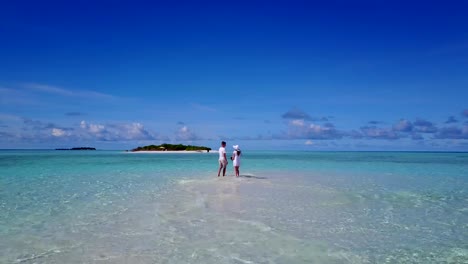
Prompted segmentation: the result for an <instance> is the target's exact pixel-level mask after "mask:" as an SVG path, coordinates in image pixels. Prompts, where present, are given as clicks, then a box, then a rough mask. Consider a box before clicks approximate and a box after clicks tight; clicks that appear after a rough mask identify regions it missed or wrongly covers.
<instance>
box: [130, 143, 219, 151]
mask: <svg viewBox="0 0 468 264" xmlns="http://www.w3.org/2000/svg"><path fill="white" fill-rule="evenodd" d="M210 150H211V148H209V147H204V146H192V145H182V144H177V145H174V144H166V143H164V144H161V145H149V146H144V147H138V148H134V149H132V151H206V152H210Z"/></svg>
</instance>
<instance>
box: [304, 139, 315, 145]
mask: <svg viewBox="0 0 468 264" xmlns="http://www.w3.org/2000/svg"><path fill="white" fill-rule="evenodd" d="M304 144H305V145H313V144H314V142H312V140H307V141H306V142H305V143H304Z"/></svg>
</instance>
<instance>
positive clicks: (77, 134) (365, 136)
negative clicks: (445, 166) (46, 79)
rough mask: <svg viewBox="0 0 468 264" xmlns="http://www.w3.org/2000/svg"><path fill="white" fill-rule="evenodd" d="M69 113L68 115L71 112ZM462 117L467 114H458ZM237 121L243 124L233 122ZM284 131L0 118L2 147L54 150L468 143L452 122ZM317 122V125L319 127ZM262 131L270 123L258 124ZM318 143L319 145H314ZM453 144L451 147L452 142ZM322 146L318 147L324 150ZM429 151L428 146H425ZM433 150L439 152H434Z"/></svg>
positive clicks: (300, 120)
mask: <svg viewBox="0 0 468 264" xmlns="http://www.w3.org/2000/svg"><path fill="white" fill-rule="evenodd" d="M71 113H72V112H71ZM462 113H463V114H462V115H464V113H465V111H463V112H462ZM65 115H67V116H73V117H81V116H83V115H84V114H83V113H73V114H70V112H68V113H65ZM232 119H233V120H234V121H235V122H242V121H243V120H239V119H238V118H235V117H233V118H232ZM279 120H283V121H285V122H283V129H281V127H280V129H279V130H278V131H273V132H272V133H268V134H257V135H255V136H252V135H236V133H231V134H226V135H220V136H200V135H199V134H198V133H196V129H195V130H194V128H190V127H189V126H188V125H187V124H186V123H185V122H182V121H179V122H176V123H174V126H175V132H174V133H161V132H157V131H155V130H154V129H148V128H146V127H145V126H144V125H143V123H141V122H129V123H125V122H107V123H99V122H88V121H86V120H81V121H80V122H77V123H75V124H73V125H59V123H56V122H50V121H43V120H35V119H31V118H25V117H19V116H15V115H11V114H6V113H0V125H1V126H0V133H1V135H2V137H1V139H0V144H4V145H5V144H6V143H7V142H10V143H11V142H16V143H21V142H23V143H28V144H39V145H40V146H56V145H61V144H62V145H63V144H93V143H95V142H108V143H109V142H110V143H114V144H116V145H118V144H119V143H122V142H126V143H127V144H138V143H140V142H152V141H156V142H198V141H217V140H223V139H226V140H230V141H238V140H241V141H287V140H304V142H305V143H304V145H306V146H310V147H312V146H317V145H320V142H333V146H334V147H337V148H339V146H340V142H343V145H342V146H343V147H342V149H343V150H346V145H347V144H349V143H352V142H353V141H359V142H362V141H370V142H371V141H373V140H385V141H390V142H396V141H399V140H410V141H414V142H418V143H417V144H421V142H426V143H428V144H429V145H430V144H431V143H433V142H437V141H441V140H452V141H453V140H456V141H457V142H458V143H459V145H460V146H461V147H463V146H466V143H467V140H468V124H466V123H464V124H458V123H455V122H444V121H440V122H439V123H436V122H432V121H429V120H426V119H422V118H416V119H414V120H412V121H411V120H408V119H404V118H402V119H400V120H398V121H396V122H395V123H394V124H393V125H387V126H385V125H384V123H382V122H378V121H370V122H367V124H366V123H365V124H364V125H362V126H360V127H358V128H348V129H342V128H341V129H339V128H338V127H341V126H340V125H339V123H336V124H335V123H331V122H326V121H325V119H320V120H321V121H313V120H319V119H314V118H311V115H310V114H308V113H307V112H306V111H303V110H301V109H299V108H295V109H293V110H289V111H286V112H285V113H283V114H281V115H280V119H279ZM317 122H320V123H317ZM260 123H262V124H263V126H269V125H270V124H269V123H264V122H260ZM317 143H318V144H317ZM452 144H453V142H452ZM324 145H326V144H322V146H324ZM426 146H427V145H426ZM435 149H437V148H435Z"/></svg>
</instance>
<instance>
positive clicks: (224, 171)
mask: <svg viewBox="0 0 468 264" xmlns="http://www.w3.org/2000/svg"><path fill="white" fill-rule="evenodd" d="M226 167H227V166H224V169H223V177H224V176H226Z"/></svg>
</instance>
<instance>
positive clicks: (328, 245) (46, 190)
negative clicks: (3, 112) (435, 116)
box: [0, 149, 468, 263]
mask: <svg viewBox="0 0 468 264" xmlns="http://www.w3.org/2000/svg"><path fill="white" fill-rule="evenodd" d="M217 166H218V163H217V153H193V154H190V155H181V154H179V153H167V154H164V155H152V154H151V153H128V152H125V150H99V149H98V150H96V151H79V150H76V151H56V150H0V209H1V210H0V236H1V237H2V239H1V240H0V263H467V262H468V244H467V241H468V225H467V221H466V220H467V219H468V206H467V204H468V203H467V201H468V193H467V192H466V190H467V189H468V188H467V187H468V153H466V152H427V151H271V150H263V151H261V150H255V151H246V150H243V154H242V163H241V168H240V174H241V177H239V178H236V177H234V176H233V175H234V171H233V168H232V163H231V162H229V165H228V170H227V172H228V173H227V176H226V177H217V176H216V174H217Z"/></svg>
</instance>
